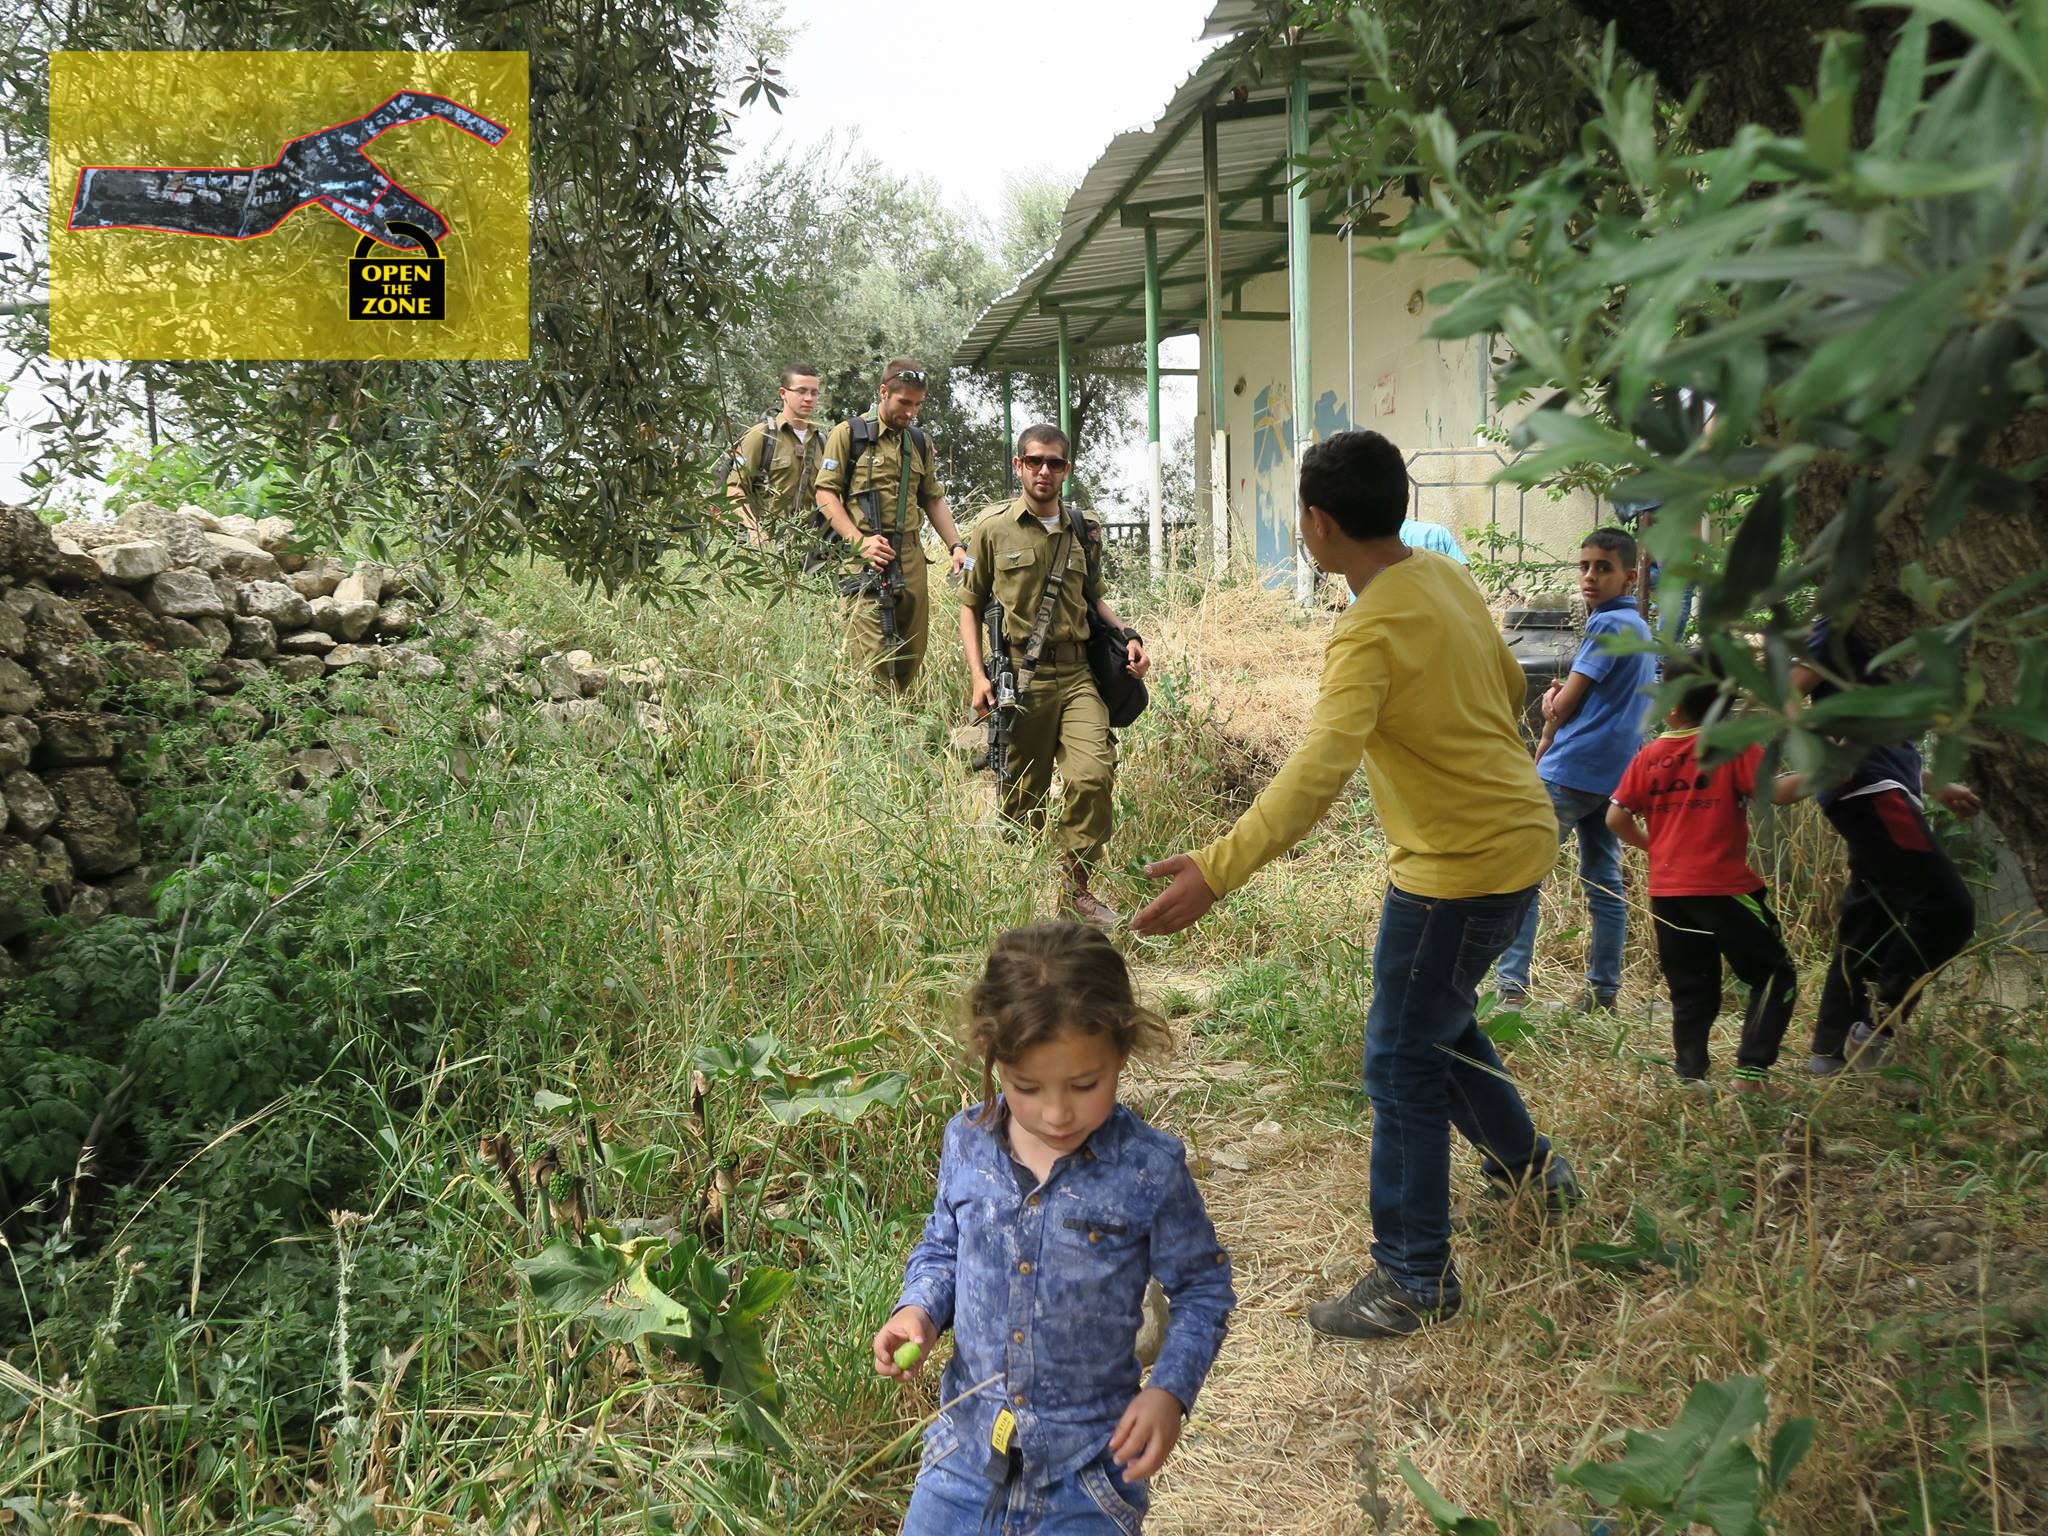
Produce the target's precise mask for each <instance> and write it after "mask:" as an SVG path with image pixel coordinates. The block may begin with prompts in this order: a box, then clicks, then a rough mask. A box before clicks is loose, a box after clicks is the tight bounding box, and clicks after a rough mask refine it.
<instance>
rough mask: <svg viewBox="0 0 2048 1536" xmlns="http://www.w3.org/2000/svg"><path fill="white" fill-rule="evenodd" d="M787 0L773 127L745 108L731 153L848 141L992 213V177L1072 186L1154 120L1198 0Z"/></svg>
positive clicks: (1170, 86)
mask: <svg viewBox="0 0 2048 1536" xmlns="http://www.w3.org/2000/svg"><path fill="white" fill-rule="evenodd" d="M785 4H786V7H787V9H786V12H785V14H786V17H787V20H788V22H789V25H790V30H791V36H790V37H789V38H788V40H787V43H786V46H785V48H784V50H783V59H782V77H783V81H784V83H785V84H787V85H788V86H789V87H790V91H791V94H790V96H789V98H788V99H787V100H785V101H784V102H783V104H782V115H781V116H780V117H777V116H776V115H775V114H774V113H773V112H769V111H767V110H765V109H763V108H761V107H759V106H758V104H757V105H756V106H755V107H753V108H751V109H749V111H748V112H747V113H746V114H745V115H744V116H743V117H742V118H741V121H740V128H739V141H740V144H741V145H742V147H743V148H746V149H757V148H760V147H762V146H765V145H766V144H767V143H769V142H770V141H771V140H773V139H775V138H776V137H777V136H778V135H780V136H781V137H782V138H783V139H784V140H785V141H786V142H789V143H792V144H810V143H813V142H815V141H817V140H819V139H822V138H824V137H825V136H826V135H827V134H829V133H832V132H834V131H837V132H839V133H841V134H845V133H848V132H851V133H853V134H854V135H856V136H857V138H858V142H859V144H860V146H861V147H862V148H863V149H865V150H866V151H867V152H868V153H869V154H871V155H873V156H874V157H875V158H876V159H877V160H879V161H881V162H882V163H883V164H884V165H886V166H888V167H889V168H890V169H891V170H894V171H899V172H910V173H917V174H922V175H925V176H929V177H930V178H931V179H932V180H933V181H935V182H936V183H937V184H938V186H939V189H940V191H941V192H942V193H943V194H944V196H945V198H946V200H947V201H948V202H951V203H954V204H956V205H959V206H967V205H972V206H975V207H977V208H979V209H980V210H981V211H982V212H983V213H984V214H987V215H990V216H993V215H994V214H995V213H996V212H997V211H998V209H999V207H1000V203H1001V195H1002V190H1003V183H1004V180H1005V178H1007V177H1010V176H1014V175H1016V174H1018V173H1019V172H1027V173H1028V172H1032V171H1041V170H1042V171H1046V172H1049V173H1051V174H1053V175H1055V176H1058V177H1061V178H1062V179H1064V180H1068V181H1078V180H1079V179H1080V177H1081V173H1082V172H1083V171H1085V170H1087V168H1088V166H1089V165H1090V164H1091V163H1092V162H1093V161H1094V159H1095V157H1096V156H1097V155H1098V154H1100V153H1101V152H1102V149H1103V148H1104V146H1106V145H1107V144H1108V143H1109V141H1110V140H1111V139H1112V138H1114V137H1115V136H1116V135H1117V134H1118V133H1121V132H1122V131H1123V130H1125V129H1127V128H1142V127H1144V126H1145V125H1146V124H1148V123H1150V122H1151V121H1152V120H1153V119H1154V118H1155V117H1157V116H1158V113H1159V109H1160V108H1161V107H1163V106H1165V105H1166V102H1167V98H1168V97H1169V96H1171V95H1172V93H1173V90H1174V88H1175V87H1176V86H1178V85H1179V84H1180V83H1181V81H1183V80H1184V79H1186V78H1187V77H1188V76H1189V75H1190V74H1192V73H1193V72H1194V69H1195V66H1196V65H1197V64H1199V63H1200V62H1201V60H1202V57H1203V55H1204V54H1205V53H1206V52H1207V51H1208V47H1205V46H1204V45H1203V44H1201V43H1199V42H1198V41H1196V34H1198V33H1199V32H1200V31H1201V30H1202V23H1203V22H1204V21H1206V20H1207V19H1208V16H1209V11H1210V9H1211V4H1212V0H1035V3H1033V4H1030V5H1011V4H994V3H986V0H984V3H980V4H976V3H973V0H969V3H967V4H962V3H960V0H885V3H882V4H865V5H863V4H847V3H846V0H785ZM1210 46H1213V44H1212V45H1210Z"/></svg>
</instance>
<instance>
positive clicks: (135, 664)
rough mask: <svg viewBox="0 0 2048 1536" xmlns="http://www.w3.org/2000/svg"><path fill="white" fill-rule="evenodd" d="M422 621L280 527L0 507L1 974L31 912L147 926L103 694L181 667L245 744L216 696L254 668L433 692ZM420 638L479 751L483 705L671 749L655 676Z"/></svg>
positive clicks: (152, 514) (296, 760)
mask: <svg viewBox="0 0 2048 1536" xmlns="http://www.w3.org/2000/svg"><path fill="white" fill-rule="evenodd" d="M425 611H426V604H425V602H424V600H423V599H422V597H421V595H420V594H419V593H418V592H417V591H414V590H411V589H408V588H406V587H405V586H404V584H402V583H400V582H397V581H394V579H393V576H392V573H391V572H389V571H387V570H385V569H384V568H383V567H381V566H378V565H373V564H367V563H363V564H357V565H354V566H349V565H345V564H343V563H342V562H341V561H339V560H335V559H332V558H330V557H327V556H321V555H308V554H306V553H303V552H302V551H300V550H298V549H296V548H295V547H294V545H293V541H292V524H291V523H290V521H289V520H288V519H285V518H277V517H271V518H263V519H261V520H257V519H252V518H247V517H216V516H215V515H214V514H212V513H210V512H207V511H206V510H204V509H203V508H200V507H196V506H182V507H178V508H175V509H172V508H166V507H161V506H156V505H154V504H151V503H137V504H135V505H133V506H130V507H129V508H128V509H127V510H126V511H124V512H123V513H122V514H121V515H120V517H118V518H116V519H113V520H111V521H87V520H77V521H71V522H64V523H58V524H55V525H54V526H52V525H49V524H45V523H44V522H43V521H42V520H41V519H40V518H38V517H37V516H36V515H35V514H34V513H32V512H29V511H27V510H25V509H23V508H20V507H12V506H7V505H5V504H4V503H0V976H4V975H8V974H12V973H13V972H14V970H15V969H16V965H15V960H16V958H17V957H16V956H15V955H14V954H12V953H11V952H10V951H9V949H7V948H6V947H5V946H6V945H8V944H10V943H12V942H13V941H15V940H18V939H19V938H20V937H21V936H22V934H23V932H24V930H26V929H27V927H28V926H29V924H30V923H31V922H32V921H34V919H35V918H36V917H38V916H40V915H42V914H44V913H47V912H55V913H60V914H68V915H70V916H73V917H76V918H79V919H81V920H83V921H87V922H90V921H93V920H95V919H97V918H99V917H102V916H104V915H105V914H107V913H108V912H122V913H126V914H129V915H132V916H137V917H147V916H151V915H152V905H151V903H152V884H153V879H152V872H151V871H150V869H149V868H147V867H146V866H144V865H143V864H142V863H141V859H142V843H141V839H140V837H139V836H138V833H137V825H136V811H135V802H134V800H133V798H132V796H131V794H130V792H129V789H128V787H127V775H128V768H129V765H130V764H132V763H134V762H137V761H139V758H140V754H139V752H134V751H131V750H130V749H131V748H139V747H140V746H141V745H142V744H143V743H144V742H146V740H147V739H148V736H149V734H150V732H151V730H152V729H153V723H152V721H151V720H150V719H149V718H148V717H147V716H146V715H140V714H113V713H108V712H106V711H105V710H104V709H102V708H101V706H100V701H101V699H102V698H103V697H104V694H105V690H106V688H107V685H108V684H109V683H110V682H113V681H116V680H117V679H118V680H122V681H128V682H135V681H141V682H157V683H162V684H166V685H174V686H176V687H179V688H183V687H184V686H185V685H187V684H188V683H189V682H190V681H191V680H192V679H193V677H194V674H195V669H196V673H197V682H198V687H199V689H200V699H199V703H200V706H201V707H202V708H203V709H206V710H208V711H209V712H211V713H212V714H213V716H214V719H215V721H216V724H217V725H218V727H219V728H220V729H221V730H223V731H237V732H241V733H244V734H246V733H250V732H253V731H255V730H257V729H260V727H261V717H260V716H259V715H258V714H257V713H256V712H255V710H254V709H253V708H252V707H251V706H250V705H249V704H248V703H247V702H245V701H238V700H234V699H233V698H232V697H231V695H233V694H234V693H236V692H238V691H239V690H240V689H241V688H243V687H244V686H245V685H246V684H248V683H249V682H251V681H252V680H254V679H256V678H259V677H262V676H263V675H264V674H265V673H266V672H267V671H268V672H276V673H277V674H279V675H280V676H282V677H284V678H286V679H287V680H289V681H292V682H296V683H313V682H317V681H319V680H321V679H323V678H327V677H332V676H338V675H344V674H362V673H377V674H383V675H386V676H392V677H397V678H405V679H422V680H425V679H432V678H438V677H441V676H442V675H443V674H444V673H446V672H447V670H448V669H447V667H446V665H445V664H444V663H443V662H442V661H441V659H440V658H439V657H437V656H434V655H431V654H429V653H428V652H427V651H426V650H425V649H423V648H422V647H421V646H420V645H418V644H413V643H408V642H409V640H410V638H411V637H413V636H415V635H417V634H419V633H420V631H421V630H422V628H423V620H424V617H425ZM435 627H436V632H437V635H439V636H441V637H442V638H444V639H448V640H452V641H454V642H455V645H456V648H457V651H458V652H459V654H460V658H461V659H460V662H459V665H460V668H461V670H460V672H459V673H458V674H457V675H455V676H453V677H451V678H450V679H449V681H451V682H453V683H457V684H460V685H462V686H464V687H465V688H466V689H468V690H469V691H470V692H472V693H475V694H478V695H481V696H482V697H483V699H484V700H485V701H486V702H485V703H484V705H483V708H482V711H481V714H480V716H479V720H478V725H479V728H480V731H481V733H482V734H483V735H485V736H489V735H492V734H495V733H496V732H497V731H498V730H500V729H502V728H503V727H504V725H505V714H504V711H503V710H501V709H500V708H499V706H498V703H497V702H492V701H494V700H503V701H504V702H506V703H508V704H511V705H514V706H516V707H520V708H525V707H529V706H530V707H531V711H532V713H533V714H534V715H536V716H537V717H538V718H539V719H540V720H541V721H542V722H543V723H545V724H548V725H551V726H556V727H568V728H573V729H575V730H577V731H578V732H579V733H581V734H582V735H584V736H586V737H588V738H590V739H591V740H592V741H593V742H595V743H597V744H599V745H603V744H606V743H609V742H614V741H616V740H618V739H619V738H620V737H621V736H622V735H623V734H624V733H625V731H626V730H627V729H628V727H629V722H630V721H631V720H634V719H637V722H638V724H639V725H640V727H641V728H643V729H644V730H646V731H648V732H649V733H650V734H652V735H654V736H656V737H657V738H666V737H667V736H668V734H669V730H670V727H669V725H668V723H667V721H666V719H665V717H664V716H663V714H662V712H661V711H660V710H659V709H658V708H657V707H656V706H655V705H654V703H653V702H652V698H653V696H654V695H656V694H659V693H660V692H662V691H663V689H664V688H665V686H666V683H667V674H666V672H665V671H664V670H663V668H662V666H661V664H660V663H659V662H654V661H643V662H638V663H635V664H633V665H631V666H627V667H621V668H620V669H618V671H617V672H616V673H613V672H611V671H608V670H607V669H606V668H604V667H601V666H599V665H598V664H597V662H596V660H595V659H594V658H593V657H592V656H591V655H590V653H589V652H588V651H568V652H557V651H555V650H553V649H552V648H551V647H549V646H547V645H545V644H540V643H537V642H535V641H533V640H531V639H529V638H528V637H527V635H526V634H525V633H524V632H522V631H520V630H516V629H506V628H503V627H500V626H498V625H494V624H491V623H490V622H489V621H487V620H481V619H471V620H465V619H460V618H458V617H456V616H452V615H441V616H437V617H436V619H435ZM181 653H182V654H181ZM606 695H610V697H606ZM629 712H630V713H629ZM354 762H355V756H354V749H353V748H351V747H349V746H347V745H346V744H343V743H335V744H331V745H328V746H317V747H309V748H306V749H304V750H302V751H299V752H297V753H294V754H293V755H292V757H291V758H290V760H289V763H288V764H287V766H286V772H287V778H286V779H285V780H281V783H288V785H289V787H291V788H295V789H296V788H306V787H310V786H311V785H313V784H315V783H317V782H318V781H320V780H323V779H328V778H332V777H333V776H335V775H336V774H338V773H340V772H341V771H342V770H343V769H344V768H346V767H352V766H354ZM15 947H16V949H19V947H20V946H19V945H16V946H15Z"/></svg>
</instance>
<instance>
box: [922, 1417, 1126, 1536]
mask: <svg viewBox="0 0 2048 1536" xmlns="http://www.w3.org/2000/svg"><path fill="white" fill-rule="evenodd" d="M986 1455H987V1447H985V1446H984V1447H981V1448H980V1450H979V1453H978V1454H977V1452H976V1448H974V1447H971V1446H965V1445H962V1444H961V1443H960V1438H959V1436H958V1435H956V1434H954V1433H953V1430H952V1426H951V1425H949V1424H948V1423H947V1422H946V1421H945V1420H944V1419H940V1420H939V1421H938V1422H937V1423H936V1424H934V1425H933V1426H932V1427H931V1428H930V1429H928V1430H926V1431H925V1439H924V1461H923V1464H922V1465H920V1466H919V1467H918V1469H917V1487H916V1488H914V1489H913V1490H912V1491H911V1495H910V1509H909V1511H908V1512H907V1513H906V1514H905V1515H904V1517H903V1536H972V1533H974V1532H976V1531H979V1530H983V1529H985V1527H983V1525H982V1523H981V1512H982V1510H983V1508H984V1507H985V1506H986V1505H987V1503H988V1496H989V1493H990V1492H991V1490H992V1489H993V1488H994V1484H992V1483H991V1482H989V1480H988V1479H987V1478H985V1477H983V1476H982V1475H981V1467H982V1464H983V1460H984V1458H985V1457H986ZM1151 1502H1152V1496H1151V1495H1150V1494H1149V1493H1148V1492H1147V1491H1146V1489H1145V1485H1144V1484H1143V1483H1127V1482H1125V1481H1124V1480H1123V1478H1122V1477H1121V1476H1120V1475H1119V1474H1118V1472H1117V1469H1116V1463H1115V1462H1113V1461H1111V1460H1110V1459H1109V1452H1108V1451H1107V1450H1105V1451H1104V1452H1103V1453H1102V1455H1101V1456H1100V1457H1099V1458H1098V1459H1097V1460H1095V1461H1092V1462H1090V1463H1089V1464H1088V1465H1087V1466H1085V1467H1083V1468H1082V1469H1081V1470H1080V1471H1078V1472H1076V1473H1073V1474H1072V1475H1071V1476H1068V1477H1063V1478H1061V1479H1060V1480H1059V1481H1058V1482H1056V1483H1054V1484H1052V1485H1051V1486H1050V1487H1045V1488H1026V1487H1025V1486H1024V1481H1023V1479H1022V1478H1019V1479H1017V1480H1016V1481H1015V1482H1013V1483H1011V1485H1010V1491H1009V1496H1008V1497H1007V1499H1005V1501H1004V1502H1003V1505H1002V1516H1001V1518H1000V1519H999V1520H998V1522H997V1523H996V1525H995V1526H994V1528H993V1529H994V1531H995V1532H996V1536H1138V1529H1139V1527H1140V1526H1142V1525H1143V1524H1144V1523H1145V1511H1146V1510H1147V1509H1148V1508H1149V1507H1150V1506H1151Z"/></svg>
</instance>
